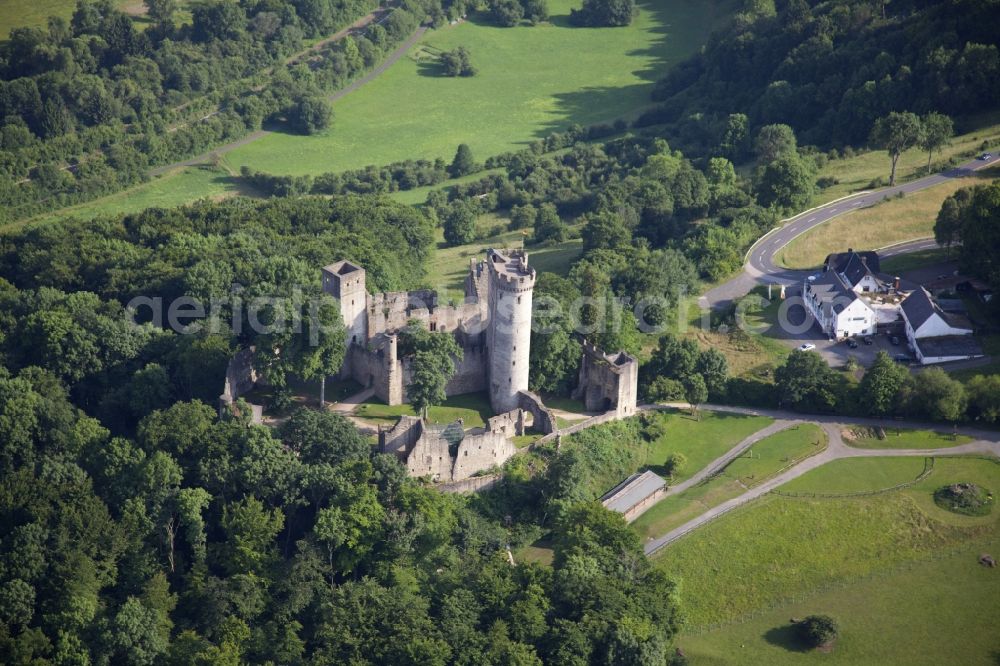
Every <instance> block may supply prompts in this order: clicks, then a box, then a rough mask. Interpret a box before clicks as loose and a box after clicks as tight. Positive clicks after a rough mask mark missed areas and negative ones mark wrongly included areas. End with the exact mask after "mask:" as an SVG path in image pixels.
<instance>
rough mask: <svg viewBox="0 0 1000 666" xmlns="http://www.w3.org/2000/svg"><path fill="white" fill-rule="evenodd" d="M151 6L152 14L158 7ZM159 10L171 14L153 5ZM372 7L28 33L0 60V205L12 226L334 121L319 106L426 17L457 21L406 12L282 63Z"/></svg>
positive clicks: (422, 9)
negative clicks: (280, 130)
mask: <svg viewBox="0 0 1000 666" xmlns="http://www.w3.org/2000/svg"><path fill="white" fill-rule="evenodd" d="M154 4H156V3H154ZM161 4H163V5H165V6H167V7H169V6H171V3H161ZM375 7H376V3H375V2H374V0H352V2H347V3H333V2H331V1H330V0H310V1H308V2H306V1H303V0H296V1H295V2H292V1H291V0H279V1H278V2H275V3H250V2H244V3H237V2H235V0H224V1H223V2H219V3H213V4H209V5H205V6H204V7H199V8H196V10H195V11H194V12H193V19H192V23H190V24H184V25H181V26H179V27H178V26H176V25H175V22H174V19H173V13H172V12H171V11H167V10H164V11H167V14H169V16H167V17H164V18H162V19H161V20H160V21H159V22H158V23H157V24H156V25H155V26H154V27H152V28H150V29H148V30H146V31H139V30H138V29H136V28H135V26H134V24H133V23H132V20H131V19H130V18H129V17H128V16H127V15H125V14H124V13H122V12H119V11H118V10H116V9H115V8H114V7H113V6H112V5H111V3H110V0H101V1H100V2H91V1H90V0H80V3H79V5H78V7H77V10H76V12H75V13H74V16H73V19H72V21H71V22H70V23H68V24H67V23H66V22H65V21H61V20H59V19H53V20H52V21H50V23H49V26H48V29H47V30H40V29H36V28H22V29H18V30H15V31H13V33H12V35H11V39H10V40H9V41H8V42H6V43H5V45H4V46H3V47H2V50H0V71H2V72H3V80H2V81H0V148H2V149H3V150H2V152H0V204H2V207H3V210H4V211H5V215H6V219H17V218H22V217H26V216H29V215H31V214H34V213H37V212H39V211H43V210H50V209H53V208H58V207H61V206H65V205H69V204H72V203H77V202H79V201H84V200H87V199H91V198H94V197H96V196H99V195H101V194H106V193H108V192H112V191H115V190H117V189H120V188H121V187H124V186H125V185H127V184H130V183H134V182H137V181H139V180H141V179H143V178H144V177H145V175H146V171H147V170H148V168H149V167H150V166H155V165H158V164H165V163H169V162H170V161H172V160H176V159H180V158H183V157H187V156H190V155H192V154H197V153H199V152H202V151H205V150H208V149H210V148H211V147H212V146H213V145H216V144H218V143H220V142H223V141H227V140H232V139H234V138H238V137H240V136H242V135H244V134H246V133H247V132H249V131H253V130H256V129H259V128H260V127H261V125H262V124H263V123H283V124H285V126H287V127H288V128H289V129H290V130H291V131H295V132H314V131H319V130H322V129H324V128H325V127H326V125H328V124H329V122H330V111H329V108H328V105H327V103H326V102H325V100H324V99H323V94H325V93H327V92H329V91H331V90H334V89H337V88H340V87H342V86H343V85H345V84H346V83H347V82H348V81H350V80H351V79H353V78H355V77H356V76H357V75H358V74H359V73H361V72H363V71H365V70H367V69H369V68H371V67H373V66H374V65H375V64H376V63H377V62H379V61H380V60H381V59H382V57H383V56H384V54H385V53H387V52H388V51H390V50H392V49H393V48H395V46H396V45H397V44H399V43H400V42H401V41H403V40H405V39H406V38H407V37H408V36H409V35H410V34H411V33H412V32H413V31H414V30H415V29H416V27H417V26H418V25H419V24H420V23H421V22H422V21H424V20H427V19H428V17H430V20H436V21H438V22H443V21H444V20H445V19H446V16H447V14H446V12H454V11H461V10H462V8H461V7H453V6H452V5H451V4H449V3H447V2H446V3H445V5H442V4H441V2H440V0H407V1H406V2H404V3H402V5H400V6H397V7H394V8H392V9H391V10H387V11H388V13H387V14H386V15H385V16H384V17H383V19H382V20H380V21H379V22H378V23H376V24H370V25H369V26H367V27H366V28H364V29H363V30H361V31H358V32H355V33H354V34H353V35H351V36H348V37H345V38H344V39H341V40H338V41H337V42H334V43H332V44H329V45H326V46H324V47H323V48H321V49H319V50H318V51H315V52H313V51H309V52H307V53H306V55H305V56H304V57H303V58H301V59H292V60H290V61H289V62H287V63H286V62H285V61H286V59H288V56H290V55H291V54H293V53H295V52H296V51H298V50H300V49H301V48H302V40H303V38H304V37H313V36H318V35H322V34H328V33H329V32H331V31H333V30H335V29H336V28H338V27H342V26H345V25H348V24H350V23H351V22H353V21H355V20H357V19H358V18H360V17H361V16H362V15H364V14H365V13H367V12H369V11H371V10H373V9H374V8H375Z"/></svg>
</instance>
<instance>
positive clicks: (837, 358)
mask: <svg viewBox="0 0 1000 666" xmlns="http://www.w3.org/2000/svg"><path fill="white" fill-rule="evenodd" d="M787 295H788V297H789V298H791V297H792V296H797V295H798V291H795V292H793V291H792V289H789V290H788V294H787ZM807 318H809V319H811V318H812V317H811V315H810V314H809V313H808V311H807V310H806V309H805V306H803V305H799V304H792V305H790V306H789V307H788V309H787V321H788V323H789V324H790V325H791V328H792V329H793V330H791V331H789V330H785V329H784V328H782V327H781V326H779V325H777V324H775V325H774V326H772V328H771V330H770V331H768V332H767V333H766V335H767V336H769V337H773V338H778V339H780V340H781V341H782V342H783V344H786V345H787V346H788V347H789V348H791V349H795V348H797V347H799V346H800V345H802V344H805V343H808V344H813V345H816V349H815V350H814V351H816V352H817V353H819V355H820V356H822V357H823V359H824V360H826V362H827V363H829V364H830V365H831V366H833V367H839V366H842V365H845V364H846V363H847V361H848V359H850V358H854V359H855V360H857V362H858V363H859V364H861V365H862V366H865V367H868V366H870V365H871V364H872V363H873V362H874V361H875V354H876V353H878V352H879V351H885V352H887V353H888V354H889V355H890V356H896V355H897V354H908V355H910V356H912V355H913V354H912V352H911V351H910V350H909V349H908V348H907V345H906V339H905V337H903V336H902V335H900V336H899V337H900V339H901V340H900V344H899V345H898V346H897V345H893V344H891V343H890V342H889V337H890V336H888V335H873V336H871V339H872V344H870V345H866V344H864V342H862V340H861V339H858V340H857V342H858V347H857V349H851V348H850V347H849V346H848V344H847V342H846V341H844V340H838V341H831V340H828V339H827V338H826V336H824V335H823V333H822V331H820V329H819V327H818V326H817V325H815V323H814V324H813V325H812V326H810V327H809V328H808V329H807V330H805V331H803V332H796V331H797V330H798V329H801V328H803V327H804V325H805V322H806V319H807Z"/></svg>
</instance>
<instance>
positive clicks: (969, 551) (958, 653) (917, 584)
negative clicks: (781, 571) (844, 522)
mask: <svg viewBox="0 0 1000 666" xmlns="http://www.w3.org/2000/svg"><path fill="white" fill-rule="evenodd" d="M998 551H1000V538H994V539H992V540H991V541H989V542H987V543H986V544H984V545H978V544H977V545H970V546H968V547H966V548H965V549H963V550H961V551H960V552H958V553H956V554H953V555H951V556H949V557H945V558H942V559H936V560H932V561H927V562H920V563H918V564H915V565H913V566H910V567H906V568H904V569H901V570H898V571H895V572H893V573H891V574H889V575H884V576H880V577H878V578H873V579H871V580H866V581H863V582H859V583H856V584H853V585H850V586H848V587H841V588H838V589H834V590H830V591H828V592H824V593H821V594H816V595H813V596H810V597H808V599H807V600H805V601H801V602H798V603H792V604H787V605H783V606H780V607H778V608H776V609H775V610H772V611H769V612H766V613H764V614H762V615H760V616H759V617H755V618H753V619H751V620H749V621H747V622H745V623H741V624H734V625H730V626H726V627H723V628H721V629H716V630H714V631H710V632H706V633H699V634H689V635H682V636H681V639H680V641H679V644H680V646H681V647H682V648H683V650H684V651H685V653H687V655H688V656H689V657H690V658H691V663H692V664H699V665H704V666H715V665H721V664H771V665H773V666H784V665H785V664H789V665H791V664H810V663H823V664H829V665H830V666H836V665H844V666H854V665H855V664H882V665H885V666H890V665H892V664H900V665H905V666H916V665H918V664H927V665H931V664H933V665H937V664H966V665H968V666H972V665H980V664H981V665H982V666H987V665H989V666H994V665H995V664H996V663H997V662H996V659H995V657H994V656H993V655H995V654H996V652H997V651H998V650H1000V639H998V638H996V637H997V636H998V635H1000V620H998V611H1000V576H997V573H996V570H994V569H987V568H985V567H983V566H980V565H979V564H977V563H976V558H977V557H978V556H979V553H980V552H992V553H996V552H998ZM811 613H826V614H829V615H832V616H833V617H835V618H836V619H837V621H838V622H839V624H840V638H839V639H838V640H837V643H836V646H835V647H834V649H833V652H831V653H830V654H823V653H817V652H813V653H805V652H801V651H799V648H798V646H797V645H796V644H795V642H794V641H793V640H789V634H790V631H789V626H790V625H789V623H788V620H789V618H792V617H797V618H801V617H805V616H806V615H809V614H811Z"/></svg>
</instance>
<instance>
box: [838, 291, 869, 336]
mask: <svg viewBox="0 0 1000 666" xmlns="http://www.w3.org/2000/svg"><path fill="white" fill-rule="evenodd" d="M875 321H876V316H875V312H874V311H873V310H872V309H871V308H870V307H868V305H867V304H866V303H865V302H864V301H862V300H860V299H858V300H855V301H853V302H852V303H851V304H850V305H848V306H847V307H846V308H844V309H843V310H841V311H840V313H839V314H837V318H836V330H834V332H833V334H834V336H835V337H838V338H849V337H852V336H855V335H872V334H873V333H875Z"/></svg>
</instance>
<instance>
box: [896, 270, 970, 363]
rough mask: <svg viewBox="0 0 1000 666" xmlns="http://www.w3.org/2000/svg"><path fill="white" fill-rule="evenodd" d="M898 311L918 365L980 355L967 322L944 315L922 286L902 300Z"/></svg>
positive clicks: (951, 315) (953, 315)
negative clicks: (918, 362)
mask: <svg viewBox="0 0 1000 666" xmlns="http://www.w3.org/2000/svg"><path fill="white" fill-rule="evenodd" d="M900 311H901V313H902V315H903V322H904V326H905V330H906V340H907V342H909V344H910V348H911V349H913V352H914V353H915V354H916V356H917V360H918V361H920V362H921V363H923V364H930V363H946V362H948V361H961V360H965V359H969V358H975V357H977V356H982V355H983V351H982V349H981V348H980V347H979V344H978V343H977V342H976V340H975V339H974V338H973V337H972V326H971V325H970V324H969V322H968V320H966V319H965V318H964V317H962V316H960V315H957V314H954V313H951V312H945V311H944V310H943V309H941V307H940V306H939V305H938V304H937V303H935V302H934V299H933V298H932V297H931V295H930V292H928V291H927V290H926V289H924V288H923V287H920V288H919V289H916V290H914V291H913V293H911V294H910V295H909V296H908V297H907V298H906V300H904V301H903V304H902V306H901V307H900Z"/></svg>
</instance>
